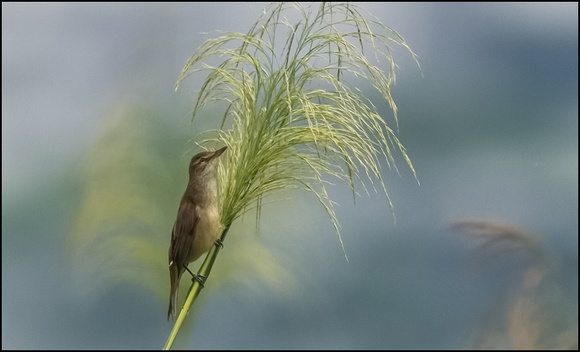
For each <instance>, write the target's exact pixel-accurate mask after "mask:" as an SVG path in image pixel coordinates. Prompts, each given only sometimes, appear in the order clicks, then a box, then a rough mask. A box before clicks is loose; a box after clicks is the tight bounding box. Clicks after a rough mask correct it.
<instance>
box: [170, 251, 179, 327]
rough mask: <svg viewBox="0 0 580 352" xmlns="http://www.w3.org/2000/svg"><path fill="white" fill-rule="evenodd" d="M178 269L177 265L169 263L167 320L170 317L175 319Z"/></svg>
mask: <svg viewBox="0 0 580 352" xmlns="http://www.w3.org/2000/svg"><path fill="white" fill-rule="evenodd" d="M180 276H181V275H179V269H178V268H177V265H175V264H174V263H171V265H169V278H170V280H171V291H170V292H169V310H168V311H167V320H169V318H170V317H171V319H172V320H174V319H175V316H176V314H177V312H176V311H177V292H178V291H179V277H180Z"/></svg>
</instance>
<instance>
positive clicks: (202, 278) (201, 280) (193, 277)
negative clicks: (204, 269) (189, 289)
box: [183, 265, 206, 288]
mask: <svg viewBox="0 0 580 352" xmlns="http://www.w3.org/2000/svg"><path fill="white" fill-rule="evenodd" d="M183 267H184V268H185V270H187V272H188V273H189V274H191V281H193V282H195V281H197V282H198V283H199V285H200V286H201V288H204V284H205V280H206V277H205V276H203V275H197V274H194V273H192V272H191V270H189V268H188V267H187V265H184V266H183Z"/></svg>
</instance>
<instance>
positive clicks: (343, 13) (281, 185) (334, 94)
mask: <svg viewBox="0 0 580 352" xmlns="http://www.w3.org/2000/svg"><path fill="white" fill-rule="evenodd" d="M315 6H316V5H313V6H311V7H308V8H305V7H303V6H302V5H300V4H297V3H274V4H271V5H269V6H268V7H267V8H266V9H265V10H264V12H263V13H262V15H261V17H260V18H259V20H258V21H257V22H256V23H255V24H254V25H253V26H252V28H251V29H250V30H249V31H248V33H246V34H243V33H233V32H227V33H223V34H222V35H220V36H218V37H216V38H211V39H209V40H207V41H206V42H205V43H204V44H202V45H201V47H199V49H198V50H197V51H196V52H195V53H194V55H193V56H192V57H191V58H190V59H189V60H188V62H187V64H186V65H185V67H184V69H183V71H182V73H181V75H180V77H179V79H178V81H177V85H176V89H177V86H178V85H179V83H180V82H181V81H182V80H183V79H184V78H185V77H187V76H188V75H189V74H191V73H195V72H199V71H208V72H209V73H208V75H207V77H206V79H205V81H204V82H203V84H202V85H201V89H200V91H199V93H198V97H197V98H198V99H197V103H196V105H195V109H194V112H193V116H194V118H195V116H196V115H198V114H199V113H200V111H201V110H202V109H203V108H204V107H206V106H207V105H208V104H210V103H216V102H225V105H226V109H225V112H224V115H223V119H222V121H221V127H222V128H221V129H219V130H217V131H215V132H216V137H215V138H214V139H211V140H206V142H212V144H216V145H227V146H228V152H227V155H224V156H225V158H223V161H224V162H222V164H221V165H220V169H219V181H220V185H221V200H222V204H221V210H222V211H221V216H222V222H223V224H224V225H225V226H226V227H227V226H229V225H230V224H231V223H232V222H233V221H234V220H235V219H236V218H238V217H239V216H241V215H242V214H243V213H244V212H245V211H247V210H248V209H250V208H252V207H257V208H258V209H257V210H258V211H257V212H256V213H257V214H258V215H257V216H258V219H257V220H258V221H259V214H260V207H261V205H262V202H263V199H264V197H265V196H266V195H268V194H271V193H273V192H275V191H277V190H281V189H302V190H307V191H310V192H312V193H313V194H314V195H315V196H316V198H317V199H318V201H319V202H320V204H321V205H322V206H323V207H324V209H325V210H326V212H327V214H328V216H329V217H330V220H331V221H332V224H333V225H334V228H335V230H336V233H337V235H338V238H339V240H340V242H341V245H342V240H341V238H340V231H339V224H338V220H337V218H336V214H335V212H334V208H333V202H332V200H331V199H330V197H329V195H328V192H327V190H326V181H325V179H324V175H325V174H327V175H330V176H332V177H336V178H337V179H339V180H341V181H342V182H344V183H345V184H347V185H348V186H349V187H350V189H351V190H352V191H353V197H354V194H355V189H354V180H355V178H360V177H361V176H362V175H365V176H366V177H367V178H368V179H370V180H371V183H372V182H373V178H374V179H376V180H377V181H378V184H379V185H380V188H382V190H383V191H384V194H385V195H386V197H387V200H388V203H389V206H390V207H391V208H392V203H391V200H390V198H389V195H388V192H387V189H386V187H385V183H384V180H383V178H382V176H381V173H380V160H381V159H384V160H386V163H387V165H388V166H389V168H391V167H394V168H395V169H396V167H395V163H394V162H395V159H394V156H393V154H394V152H395V151H396V150H398V151H399V152H400V153H401V154H402V156H403V158H404V159H405V161H406V163H407V165H408V166H409V167H410V169H411V170H412V172H413V174H415V170H414V168H413V165H412V164H411V160H410V159H409V156H408V155H407V153H406V150H405V148H404V147H403V145H402V144H401V142H400V141H399V139H398V138H397V136H396V133H395V130H396V129H397V128H398V119H397V106H396V105H395V102H394V100H393V98H392V96H391V85H392V84H393V83H394V82H395V62H394V60H393V56H392V53H391V46H392V45H397V46H402V47H403V48H405V49H406V50H407V51H408V52H409V53H410V54H411V56H412V57H413V59H415V61H416V57H415V54H414V53H413V52H412V51H411V49H410V48H409V46H408V45H407V44H406V43H405V41H404V40H403V38H402V37H401V36H400V35H399V34H398V33H397V32H396V31H395V30H393V29H391V28H389V27H387V26H385V25H383V24H382V23H380V22H379V21H378V20H376V19H368V18H365V16H363V14H362V10H361V9H360V8H359V7H358V6H356V5H352V4H348V3H341V4H331V3H320V5H319V6H318V8H317V9H313V7H315ZM288 18H296V20H295V21H294V22H291V21H290V20H289V19H288ZM369 49H372V50H371V51H372V52H373V53H374V56H375V59H376V61H378V62H380V60H381V59H386V62H387V69H386V71H384V70H382V69H381V68H379V67H377V66H376V65H375V64H373V63H371V61H370V60H369V59H368V58H367V57H366V56H365V51H366V52H367V53H368V52H369V51H370V50H369ZM211 57H219V58H220V60H221V59H222V58H223V61H221V63H220V64H219V65H217V66H210V65H208V64H207V62H208V61H210V58H211ZM346 75H348V77H355V78H362V79H364V80H366V81H367V82H368V83H369V84H370V85H371V86H372V87H374V88H375V89H376V90H377V91H378V92H379V93H380V94H381V95H382V96H383V97H384V98H385V99H386V101H387V102H388V104H389V106H390V107H391V109H392V110H393V113H394V123H395V128H393V127H392V126H389V125H388V124H387V123H386V122H385V120H384V119H383V118H382V117H381V116H380V115H379V113H378V112H377V110H376V108H375V106H374V105H373V103H372V102H371V101H370V100H368V99H367V98H365V97H364V95H363V93H362V91H361V90H359V89H358V88H356V87H349V86H348V85H347V84H345V82H344V77H345V76H346ZM224 126H231V128H229V129H224ZM415 177H416V175H415ZM363 187H365V186H364V183H363ZM373 188H374V184H373ZM365 191H367V190H366V188H365ZM367 193H368V191H367ZM343 250H344V246H343Z"/></svg>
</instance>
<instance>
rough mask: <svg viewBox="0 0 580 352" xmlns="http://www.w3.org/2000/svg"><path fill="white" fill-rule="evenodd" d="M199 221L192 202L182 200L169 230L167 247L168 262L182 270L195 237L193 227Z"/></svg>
mask: <svg viewBox="0 0 580 352" xmlns="http://www.w3.org/2000/svg"><path fill="white" fill-rule="evenodd" d="M198 222H199V214H198V213H197V209H196V206H195V204H194V203H193V202H188V201H182V202H181V204H180V205H179V210H178V211H177V220H175V224H174V225H173V230H172V232H171V247H170V249H169V263H171V262H172V261H173V262H174V263H175V264H176V265H177V267H178V268H179V269H180V271H181V270H183V266H184V265H187V264H188V263H187V260H188V258H189V257H190V251H191V250H192V248H191V247H192V244H193V240H194V239H195V227H196V226H197V223H198Z"/></svg>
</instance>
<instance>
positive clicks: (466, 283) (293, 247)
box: [2, 2, 578, 349]
mask: <svg viewBox="0 0 580 352" xmlns="http://www.w3.org/2000/svg"><path fill="white" fill-rule="evenodd" d="M264 5H265V4H260V3H257V4H254V3H227V4H223V3H215V4H214V3H191V4H181V3H180V4H172V3H163V4H161V3H142V4H140V3H131V4H113V3H107V4H96V3H91V4H50V3H46V4H44V3H34V4H32V3H3V4H2V347H3V348H9V349H10V348H13V349H29V348H32V349H35V348H36V349H38V348H49V349H51V348H54V349H76V348H82V349H84V348H87V349H94V348H96V349H109V348H110V349H116V348H131V349H141V348H145V349H149V348H151V349H157V348H161V347H162V346H163V344H164V343H165V340H166V338H167V336H168V334H169V331H170V328H171V325H170V324H169V323H167V322H166V320H165V314H166V304H167V302H166V300H165V299H162V298H160V297H158V296H156V295H154V294H152V293H150V292H146V291H145V292H144V291H143V290H142V289H140V288H139V287H135V286H133V285H123V284H118V285H112V286H110V287H106V288H105V289H103V290H101V291H99V293H98V294H96V295H95V294H93V295H88V294H86V292H85V293H82V292H81V291H83V290H78V291H77V290H76V289H75V288H76V286H75V285H73V284H71V283H70V282H71V276H74V275H73V274H71V272H74V268H70V265H71V264H70V261H68V259H67V256H66V255H65V253H64V252H65V250H64V249H63V248H64V247H65V242H66V238H67V236H68V234H67V231H70V230H71V228H74V226H71V224H73V223H74V222H75V219H74V217H75V206H76V205H77V204H78V198H79V197H80V196H81V195H82V193H81V192H79V188H80V187H82V184H83V179H82V175H83V174H82V172H79V171H78V169H79V168H80V166H79V165H81V164H82V162H83V158H84V155H85V154H86V153H87V151H88V150H89V149H90V148H91V146H92V145H93V143H94V141H95V140H96V139H97V138H98V137H99V135H100V134H101V133H102V131H103V129H104V127H103V126H105V125H106V123H107V122H106V119H105V116H107V115H108V114H110V112H111V111H112V110H114V107H115V106H118V105H119V104H126V103H127V102H131V103H139V104H143V103H146V104H147V105H146V106H148V107H151V108H154V109H155V110H156V112H157V113H160V114H163V115H164V116H165V117H164V118H166V119H167V123H168V124H173V125H174V126H177V128H178V129H183V130H191V122H190V112H191V110H192V108H193V103H194V99H193V95H192V91H193V89H195V88H196V84H195V82H196V81H195V79H194V78H192V79H191V81H188V82H186V84H185V85H184V86H183V87H181V88H180V90H178V91H177V92H174V91H173V88H174V84H175V81H176V79H177V77H178V75H179V73H180V72H181V69H182V67H183V65H184V64H185V62H186V60H187V58H188V57H189V56H190V55H191V54H192V53H193V52H194V50H195V49H196V48H197V47H198V46H199V45H200V44H201V43H202V42H203V40H204V39H206V38H208V36H207V35H205V34H202V32H210V31H214V30H231V31H240V32H245V31H247V30H248V28H249V27H250V26H251V25H252V24H253V22H254V21H255V20H256V18H257V16H258V14H259V13H260V12H261V10H262V7H263V6H264ZM359 5H360V6H361V7H363V8H365V9H367V10H368V11H369V12H371V13H372V14H374V15H375V16H376V17H377V18H378V19H379V20H381V21H382V22H383V23H385V24H387V25H388V26H391V27H392V28H394V29H396V30H397V31H398V32H399V33H400V34H401V35H402V36H403V37H404V38H405V39H406V41H407V43H408V44H409V45H410V46H411V47H412V49H413V50H414V51H415V52H416V54H417V55H418V60H419V62H420V65H421V70H419V69H418V68H417V66H416V65H415V64H414V62H413V61H412V59H411V58H410V57H409V55H406V54H405V53H403V52H402V51H398V52H397V56H396V57H395V59H396V61H397V63H398V65H399V68H398V70H397V84H396V86H394V87H393V94H394V98H395V100H396V101H397V103H398V107H399V119H400V129H399V131H400V139H401V141H402V142H403V144H404V145H405V146H406V148H407V150H408V153H409V155H410V157H411V159H412V161H413V163H414V166H415V169H416V171H417V175H418V179H419V181H420V183H421V184H420V186H419V185H418V184H417V182H416V181H415V180H414V178H413V176H412V173H411V172H410V170H408V168H406V167H405V166H404V165H403V163H400V164H399V170H400V173H401V175H400V176H399V175H397V173H396V172H395V171H393V170H390V171H389V170H388V169H385V171H384V177H385V179H386V182H387V187H388V189H389V191H390V196H391V199H392V200H393V203H394V206H395V208H394V212H395V215H396V223H394V221H393V218H392V217H391V215H390V212H389V210H388V209H387V203H386V201H385V199H384V196H382V195H381V194H372V193H371V195H370V197H368V196H366V194H365V193H364V192H363V191H362V190H361V189H359V193H361V196H360V197H358V198H357V199H356V203H355V204H353V202H352V196H351V194H350V193H349V192H348V190H346V189H345V187H344V186H343V185H339V186H337V187H330V188H329V189H330V192H331V197H332V198H333V199H334V200H335V201H337V202H338V203H339V205H338V206H337V215H338V218H339V220H340V222H341V224H342V230H341V233H342V236H343V241H344V245H345V248H346V251H347V254H348V257H349V260H350V262H349V263H347V262H346V261H345V259H344V256H343V253H342V251H341V249H340V246H339V244H338V241H337V240H336V236H335V235H334V233H333V229H332V226H331V224H330V222H329V221H328V218H327V217H325V215H324V212H323V211H321V209H319V208H320V207H319V205H318V204H317V203H316V202H315V201H314V200H313V199H312V198H310V197H308V196H304V195H300V194H295V195H294V197H295V203H292V202H289V203H286V204H285V203H283V202H282V203H277V204H276V205H273V206H271V207H270V208H266V209H265V212H264V214H263V216H262V221H263V224H262V227H261V229H260V234H259V236H261V237H260V238H261V241H262V242H263V243H265V244H266V245H267V246H268V247H269V248H271V249H272V251H274V253H275V252H276V251H279V252H280V253H284V255H285V257H286V258H291V259H293V260H294V261H293V264H292V268H291V270H292V271H293V272H294V273H295V274H296V277H297V281H298V282H299V289H298V290H297V291H298V292H299V293H297V294H293V295H287V294H281V293H280V291H279V290H274V289H271V288H268V287H261V286H260V283H256V285H255V287H253V288H248V287H247V285H240V284H237V283H236V281H235V280H234V281H233V282H232V283H231V284H226V285H224V286H222V287H221V288H220V290H218V291H214V292H213V293H212V295H211V297H206V298H205V299H204V301H203V305H200V306H198V307H196V308H195V309H198V310H199V311H198V312H197V314H196V316H195V327H194V328H193V329H192V328H191V327H189V330H186V331H184V332H182V334H184V335H187V334H189V332H190V331H193V334H192V337H191V339H190V341H192V342H187V341H186V342H182V343H183V345H181V346H182V347H186V348H250V349H252V348H467V347H469V336H470V334H471V332H472V330H473V329H474V328H475V326H476V321H477V319H478V316H479V315H480V314H481V313H482V310H483V309H485V308H484V307H485V305H484V304H483V303H482V302H484V301H485V297H484V296H485V292H487V291H486V290H485V289H483V287H488V286H487V285H492V283H485V282H482V281H481V280H478V278H477V277H469V278H465V277H463V276H461V275H464V273H463V272H462V271H461V270H460V267H461V266H462V265H463V262H462V261H461V260H460V259H461V258H462V256H464V255H465V254H466V253H468V252H467V249H465V248H464V247H462V246H461V244H460V243H459V242H458V241H456V239H455V238H454V237H453V236H449V235H448V234H447V232H446V231H445V229H446V227H447V226H448V224H449V223H450V222H452V221H457V220H463V219H471V218H476V219H485V220H489V221H496V220H497V221H501V222H503V223H511V224H515V225H519V226H522V227H523V228H524V229H526V230H530V231H531V232H532V233H533V234H534V235H536V236H537V237H538V238H539V239H540V240H541V241H542V243H543V244H544V245H545V247H546V248H547V250H548V252H549V253H550V255H551V259H552V260H553V262H554V265H555V267H556V270H557V271H558V275H559V276H558V285H560V287H561V289H562V292H563V294H562V297H565V299H567V300H569V301H570V302H573V305H572V307H573V309H572V310H571V311H572V312H573V317H572V318H573V319H572V320H573V321H574V320H575V322H576V324H577V319H578V315H577V302H578V4H577V3H553V2H550V3H501V4H500V3H493V4H490V3H478V4H472V3H469V4H462V3H452V4H451V3H445V4H443V3H428V4H427V3H405V4H399V3H392V4H387V3H384V4H383V3H372V4H370V3H369V4H367V3H361V4H359ZM369 94H373V93H372V92H369ZM371 97H372V95H371ZM373 99H374V98H373ZM377 99H378V97H377ZM384 114H385V116H387V118H390V117H388V116H390V114H391V113H390V112H388V111H385V112H384ZM213 127H215V126H213ZM185 149H186V146H185V144H184V145H183V150H182V151H180V152H181V153H182V154H183V151H184V150H185ZM182 154H178V155H175V158H176V160H180V161H183V160H185V159H183V155H182ZM400 161H402V160H400ZM184 165H185V164H183V163H182V164H181V166H182V167H185V166H184ZM179 187H181V186H179ZM290 195H292V194H290ZM178 200H179V196H177V197H176V198H175V204H176V206H177V202H178ZM296 204H298V205H296ZM168 221H169V222H171V221H173V220H172V219H169V220H168ZM159 236H166V237H167V241H168V240H169V237H168V236H169V231H167V233H163V234H160V235H159ZM230 236H235V234H230ZM222 255H223V256H226V255H227V245H226V249H225V250H224V252H223V253H222ZM247 275H252V274H251V273H247ZM204 293H205V291H204V292H202V295H203V294H204ZM576 331H577V330H576ZM576 338H577V337H576ZM576 343H577V341H576Z"/></svg>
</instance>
